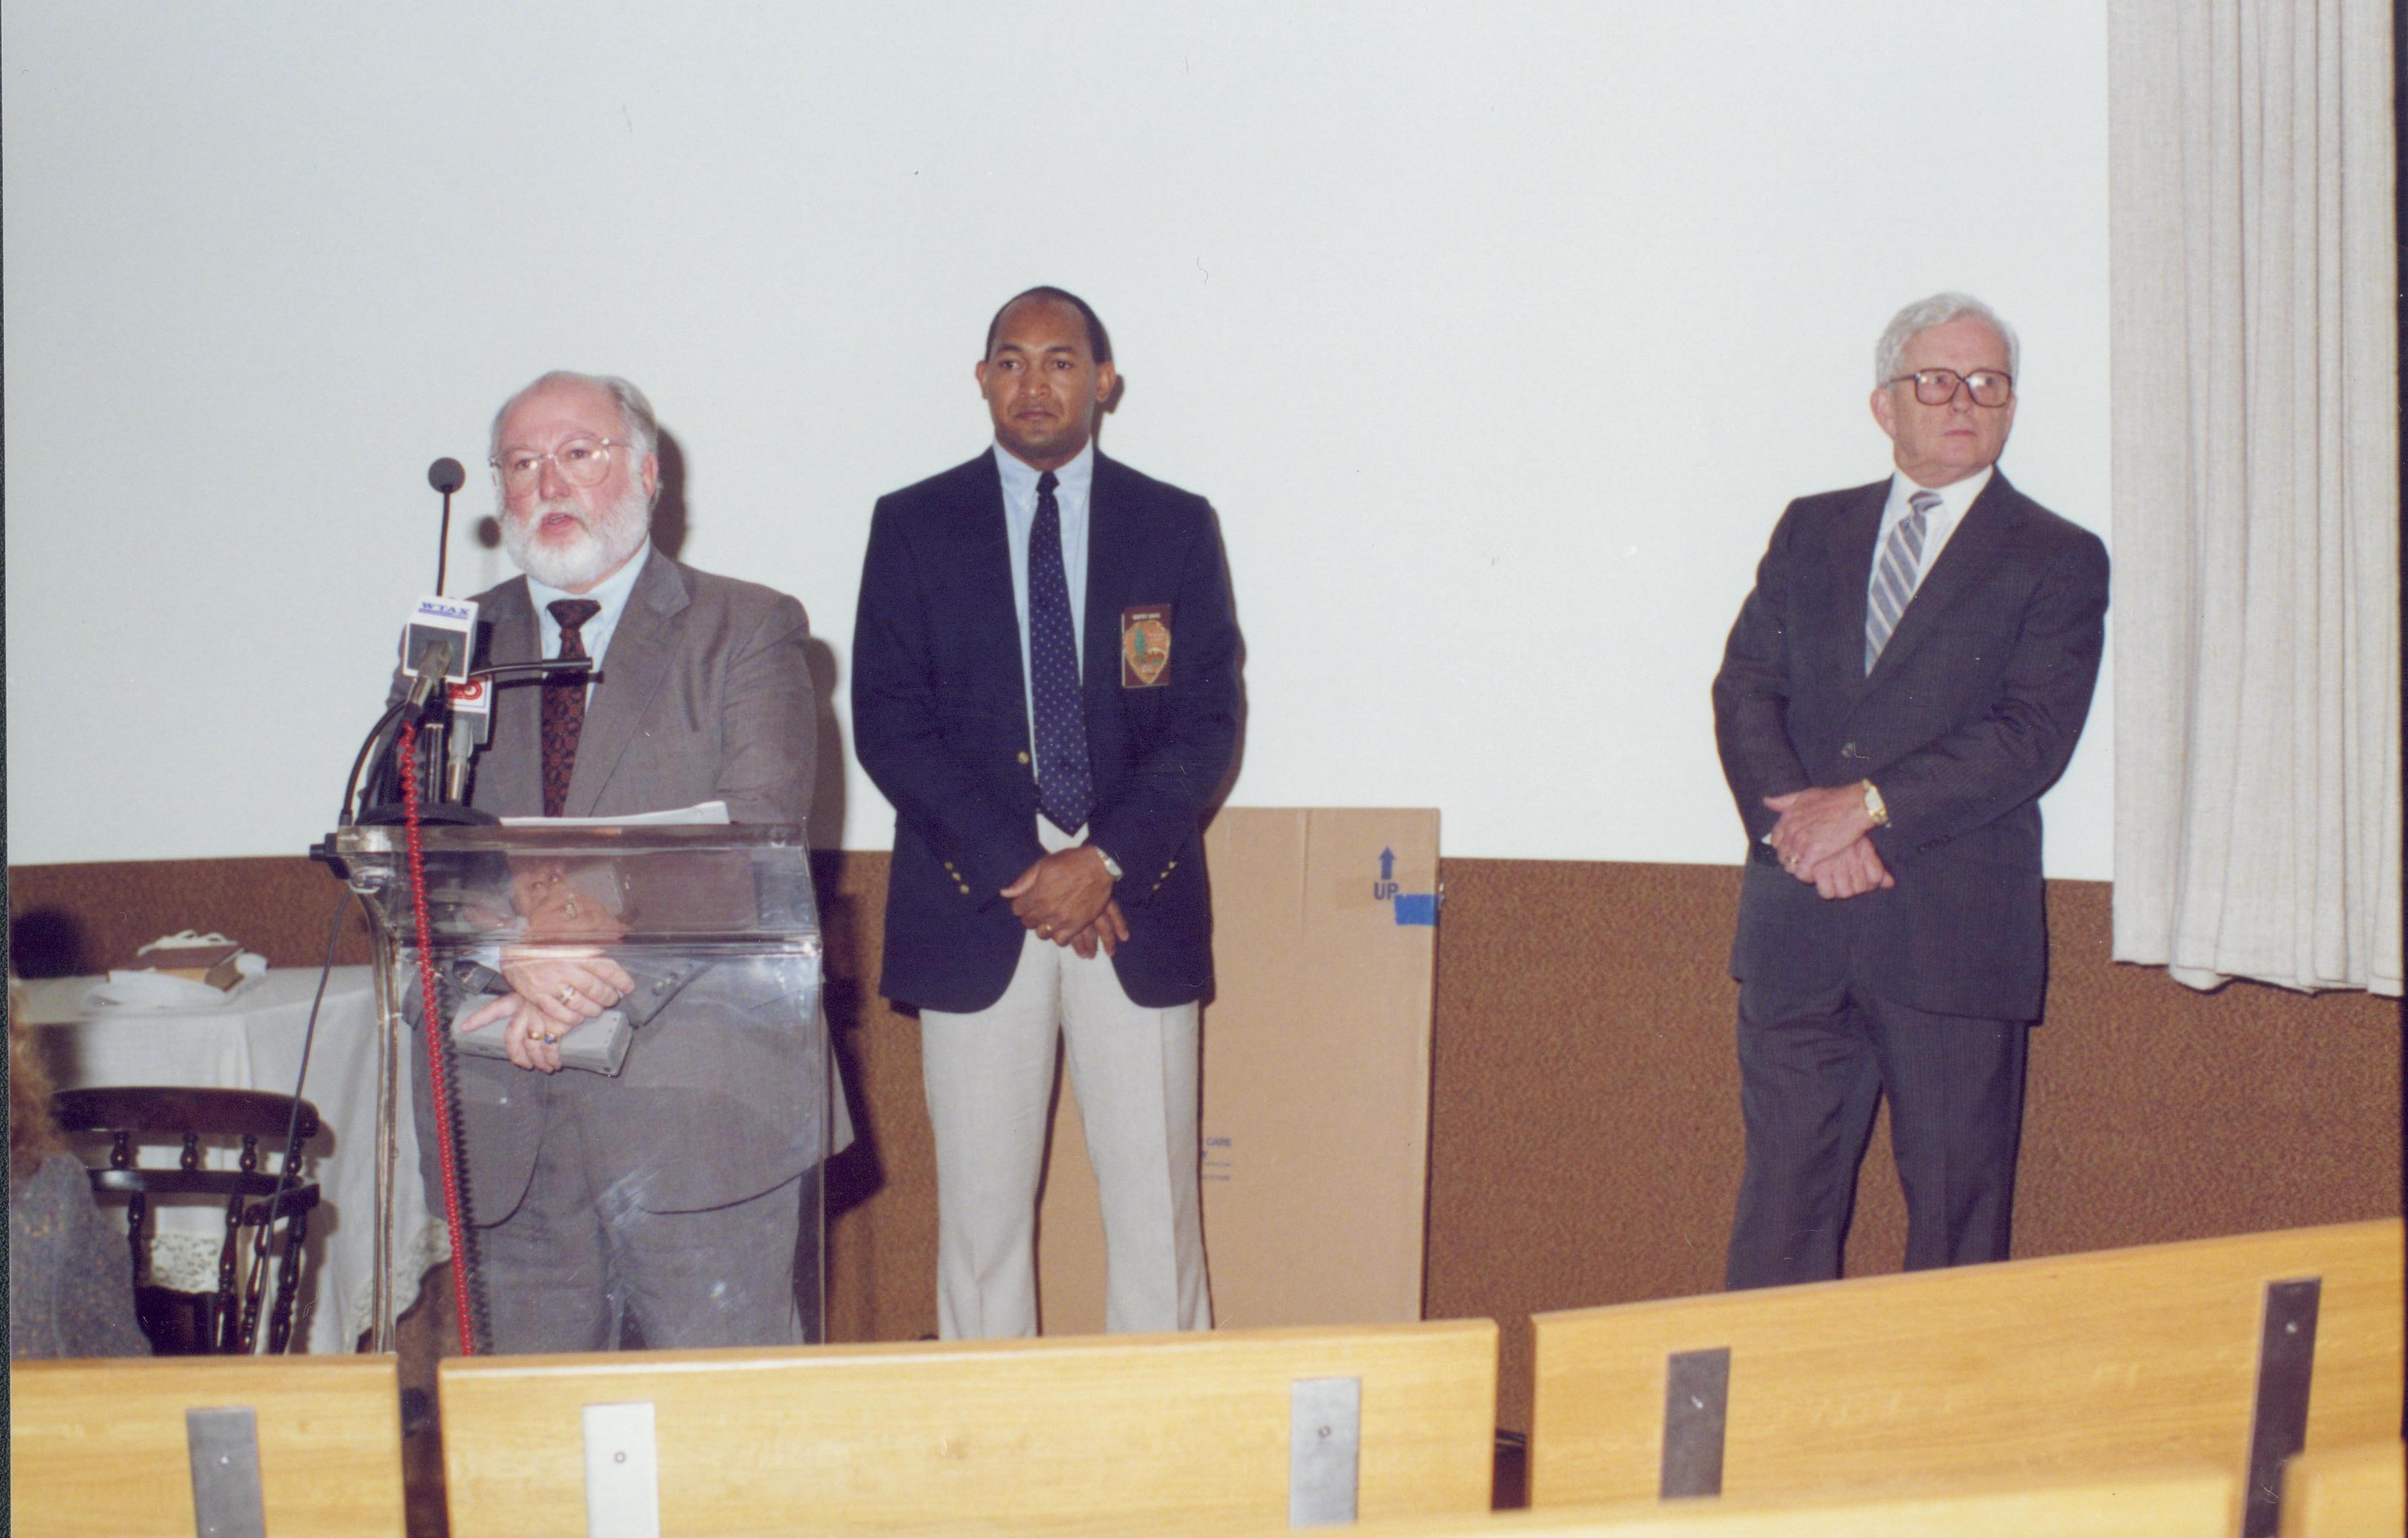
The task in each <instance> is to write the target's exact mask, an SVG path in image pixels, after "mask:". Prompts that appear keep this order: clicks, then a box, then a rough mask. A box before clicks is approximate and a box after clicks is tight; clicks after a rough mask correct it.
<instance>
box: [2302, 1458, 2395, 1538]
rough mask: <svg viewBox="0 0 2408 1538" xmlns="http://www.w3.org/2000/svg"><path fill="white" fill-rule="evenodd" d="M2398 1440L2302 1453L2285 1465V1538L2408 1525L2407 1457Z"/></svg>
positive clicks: (2338, 1537)
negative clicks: (2404, 1455)
mask: <svg viewBox="0 0 2408 1538" xmlns="http://www.w3.org/2000/svg"><path fill="white" fill-rule="evenodd" d="M2402 1452H2403V1449H2402V1448H2401V1445H2400V1444H2399V1443H2397V1442H2366V1443H2360V1444H2358V1445H2357V1446H2354V1447H2324V1448H2319V1449H2317V1450H2316V1451H2315V1452H2310V1453H2301V1454H2300V1456H2299V1457H2297V1458H2295V1459H2291V1461H2290V1462H2289V1463H2288V1464H2287V1465H2286V1466H2285V1468H2284V1470H2283V1538H2345V1535H2355V1534H2358V1533H2364V1532H2380V1533H2396V1532H2400V1531H2403V1530H2408V1459H2403V1457H2402Z"/></svg>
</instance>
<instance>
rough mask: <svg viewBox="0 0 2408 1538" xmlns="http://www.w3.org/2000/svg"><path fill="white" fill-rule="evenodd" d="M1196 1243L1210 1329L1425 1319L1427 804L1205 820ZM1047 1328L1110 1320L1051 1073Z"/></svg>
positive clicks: (1433, 946)
mask: <svg viewBox="0 0 2408 1538" xmlns="http://www.w3.org/2000/svg"><path fill="white" fill-rule="evenodd" d="M1204 846H1205V858H1206V860H1207V861H1208V862H1209V864H1210V866H1211V876H1212V919H1213V941H1212V952H1213V970H1214V971H1215V973H1216V975H1217V978H1218V982H1219V991H1218V994H1217V996H1216V998H1215V999H1214V1000H1213V1002H1211V1004H1209V1005H1207V1006H1206V1008H1205V1010H1204V1023H1203V1035H1204V1106H1203V1128H1202V1130H1203V1138H1204V1247H1205V1252H1206V1255H1207V1257H1208V1258H1209V1260H1210V1262H1211V1276H1212V1309H1213V1315H1214V1318H1215V1320H1216V1322H1217V1323H1219V1324H1221V1325H1223V1326H1226V1327H1230V1328H1240V1327H1249V1326H1258V1325H1308V1324H1315V1325H1317V1324H1357V1323H1376V1322H1387V1321H1410V1320H1414V1319H1419V1318H1420V1317H1421V1316H1422V1237H1423V1224H1424V1218H1425V1215H1426V1205H1427V1187H1428V1171H1429V1091H1430V1013H1431V1007H1432V1000H1433V987H1434V985H1435V983H1436V968H1437V958H1438V946H1437V939H1438V930H1437V927H1436V925H1437V917H1438V896H1437V894H1438V813H1437V812H1435V811H1400V812H1399V811H1361V810H1346V811H1327V810H1325V811H1304V810H1293V811H1291V810H1277V809H1269V808H1255V807H1228V808H1225V809H1223V811H1222V812H1221V813H1220V815H1219V816H1217V817H1215V818H1214V819H1213V821H1212V825H1211V827H1210V828H1209V829H1207V830H1206V836H1205V841H1204ZM1038 1273H1039V1305H1040V1311H1041V1315H1042V1319H1043V1329H1044V1331H1045V1333H1047V1334H1049V1335H1067V1334H1089V1333H1094V1332H1096V1331H1099V1330H1102V1329H1103V1328H1104V1257H1103V1231H1102V1227H1101V1223H1100V1220H1099V1219H1098V1217H1097V1209H1096V1181H1095V1174H1094V1172H1093V1171H1091V1170H1090V1169H1089V1168H1088V1165H1087V1156H1086V1136H1085V1133H1084V1131H1083V1129H1082V1128H1081V1125H1080V1122H1079V1114H1078V1107H1077V1105H1076V1104H1075V1101H1074V1097H1073V1096H1072V1094H1071V1092H1070V1087H1069V1085H1068V1076H1067V1075H1065V1076H1064V1082H1063V1085H1062V1089H1061V1095H1060V1099H1059V1101H1058V1104H1057V1108H1056V1114H1055V1116H1054V1143H1053V1152H1052V1155H1051V1157H1050V1162H1049V1164H1048V1166H1047V1174H1046V1183H1045V1196H1044V1200H1043V1203H1042V1204H1041V1207H1040V1209H1039V1218H1038Z"/></svg>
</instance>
